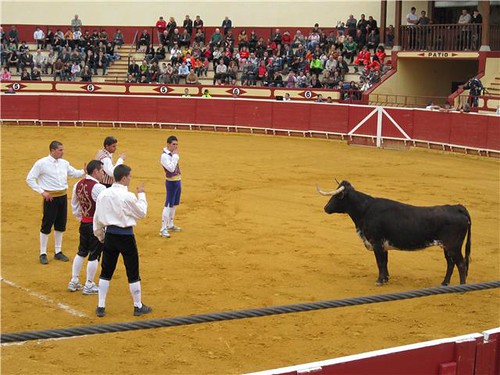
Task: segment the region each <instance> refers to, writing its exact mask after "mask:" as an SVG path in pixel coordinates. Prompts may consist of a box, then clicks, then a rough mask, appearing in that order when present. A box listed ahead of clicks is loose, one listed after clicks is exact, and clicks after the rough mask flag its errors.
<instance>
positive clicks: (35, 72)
mask: <svg viewBox="0 0 500 375" xmlns="http://www.w3.org/2000/svg"><path fill="white" fill-rule="evenodd" d="M81 27H82V22H81V20H80V19H79V17H78V15H75V18H74V19H72V20H71V26H70V27H68V29H67V30H66V31H65V32H63V31H62V30H61V29H57V30H55V32H54V31H53V30H52V29H51V28H48V29H47V32H44V31H43V30H42V29H41V28H40V27H37V28H36V29H35V31H34V32H33V42H34V43H35V44H36V52H35V53H34V54H33V53H32V52H31V51H30V48H29V46H28V43H27V42H26V41H19V33H18V31H17V29H16V26H15V25H12V26H11V29H10V30H9V32H8V33H5V32H4V30H3V29H0V36H1V45H2V49H1V64H2V67H4V68H6V70H7V71H8V72H10V70H11V69H13V68H14V69H15V70H16V73H17V74H19V73H20V74H21V80H41V74H50V75H52V76H53V79H54V81H55V80H56V79H57V78H59V79H60V80H61V81H79V80H81V81H84V82H91V81H92V76H93V75H94V76H95V75H98V74H99V73H101V74H102V75H106V74H107V69H108V67H109V65H110V64H111V63H112V62H113V61H116V60H118V59H120V58H121V56H120V54H119V53H118V52H116V49H119V48H120V47H121V46H122V45H123V43H124V39H123V33H121V31H120V30H119V29H117V30H116V32H115V33H114V35H113V36H111V37H110V36H109V35H108V33H107V32H106V30H105V29H104V28H101V29H100V30H98V29H94V30H93V31H92V32H90V31H88V30H86V31H85V32H83V33H82V31H81ZM44 51H48V53H44Z"/></svg>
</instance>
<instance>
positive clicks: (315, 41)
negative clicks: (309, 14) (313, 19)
mask: <svg viewBox="0 0 500 375" xmlns="http://www.w3.org/2000/svg"><path fill="white" fill-rule="evenodd" d="M319 41H320V35H319V33H317V32H315V31H314V30H313V31H311V33H310V34H309V36H308V37H307V49H308V50H309V51H314V50H315V49H316V46H318V45H319Z"/></svg>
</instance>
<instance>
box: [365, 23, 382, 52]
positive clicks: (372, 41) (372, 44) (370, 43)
mask: <svg viewBox="0 0 500 375" xmlns="http://www.w3.org/2000/svg"><path fill="white" fill-rule="evenodd" d="M370 17H371V16H370ZM379 43H380V37H379V35H378V33H376V31H375V30H371V31H370V34H368V37H367V39H366V46H367V47H368V50H371V49H372V50H373V53H375V52H376V49H377V47H378V45H379Z"/></svg>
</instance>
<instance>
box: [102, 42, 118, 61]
mask: <svg viewBox="0 0 500 375" xmlns="http://www.w3.org/2000/svg"><path fill="white" fill-rule="evenodd" d="M105 55H106V58H107V59H108V61H109V62H110V63H113V62H114V61H116V60H120V58H121V56H120V54H118V53H116V52H115V46H114V44H113V43H112V42H108V44H106V52H105Z"/></svg>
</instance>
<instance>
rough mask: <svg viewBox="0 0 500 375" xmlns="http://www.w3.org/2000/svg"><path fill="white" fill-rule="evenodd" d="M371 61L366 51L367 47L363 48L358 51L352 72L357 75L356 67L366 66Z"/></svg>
mask: <svg viewBox="0 0 500 375" xmlns="http://www.w3.org/2000/svg"><path fill="white" fill-rule="evenodd" d="M370 59H371V54H370V52H369V51H368V47H366V46H363V49H362V50H361V51H359V53H358V56H357V57H356V60H355V61H354V65H355V66H354V71H355V72H356V73H357V72H358V67H359V66H363V67H364V66H366V65H368V64H369V63H370Z"/></svg>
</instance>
